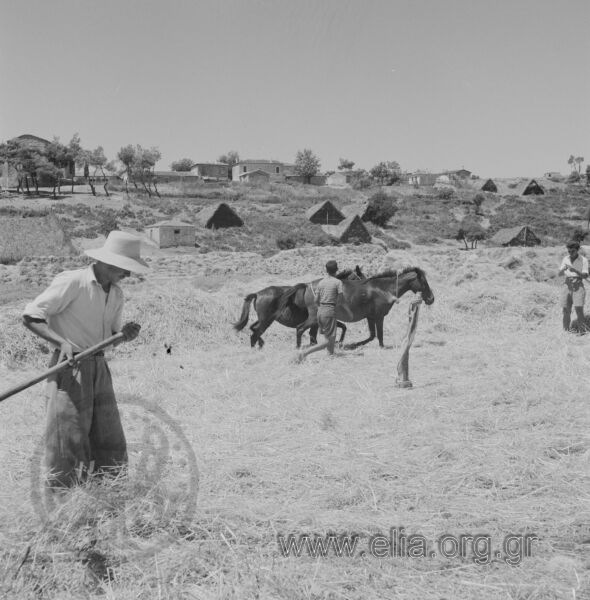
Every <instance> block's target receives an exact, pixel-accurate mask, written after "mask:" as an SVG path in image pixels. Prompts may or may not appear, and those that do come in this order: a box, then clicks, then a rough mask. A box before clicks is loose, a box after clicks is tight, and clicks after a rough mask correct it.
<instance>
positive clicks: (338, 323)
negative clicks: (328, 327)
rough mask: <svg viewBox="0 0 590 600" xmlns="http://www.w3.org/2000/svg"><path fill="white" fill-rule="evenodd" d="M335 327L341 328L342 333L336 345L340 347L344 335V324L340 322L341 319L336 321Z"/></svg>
mask: <svg viewBox="0 0 590 600" xmlns="http://www.w3.org/2000/svg"><path fill="white" fill-rule="evenodd" d="M336 327H340V329H342V333H341V334H340V339H339V340H338V347H339V348H342V342H344V336H345V335H346V325H345V324H344V323H342V321H338V322H337V323H336Z"/></svg>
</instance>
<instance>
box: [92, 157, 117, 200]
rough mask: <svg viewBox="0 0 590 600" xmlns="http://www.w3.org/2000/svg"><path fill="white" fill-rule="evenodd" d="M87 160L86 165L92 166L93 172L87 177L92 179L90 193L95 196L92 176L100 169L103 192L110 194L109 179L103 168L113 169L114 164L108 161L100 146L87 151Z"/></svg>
mask: <svg viewBox="0 0 590 600" xmlns="http://www.w3.org/2000/svg"><path fill="white" fill-rule="evenodd" d="M87 160H88V165H89V167H94V173H93V175H92V177H91V178H90V177H89V180H91V181H92V183H91V184H90V185H91V188H92V193H93V195H95V196H96V193H95V191H94V178H95V177H96V174H97V172H98V171H99V170H100V173H101V175H102V177H103V181H104V183H103V186H102V187H103V188H104V192H105V194H106V195H107V196H110V194H109V190H108V184H109V180H108V177H107V174H106V173H105V169H106V170H107V171H113V170H114V165H113V164H112V163H109V162H108V159H107V157H106V156H105V154H104V150H103V147H102V146H97V147H96V148H95V149H94V150H90V151H88V152H87Z"/></svg>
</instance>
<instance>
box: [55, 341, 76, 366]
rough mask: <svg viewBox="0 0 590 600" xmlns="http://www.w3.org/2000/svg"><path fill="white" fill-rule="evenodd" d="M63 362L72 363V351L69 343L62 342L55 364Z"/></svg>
mask: <svg viewBox="0 0 590 600" xmlns="http://www.w3.org/2000/svg"><path fill="white" fill-rule="evenodd" d="M64 360H67V361H68V362H69V363H70V364H72V363H73V361H74V349H73V348H72V344H70V343H69V342H62V343H61V345H60V347H59V357H58V358H57V362H58V363H60V362H62V361H64Z"/></svg>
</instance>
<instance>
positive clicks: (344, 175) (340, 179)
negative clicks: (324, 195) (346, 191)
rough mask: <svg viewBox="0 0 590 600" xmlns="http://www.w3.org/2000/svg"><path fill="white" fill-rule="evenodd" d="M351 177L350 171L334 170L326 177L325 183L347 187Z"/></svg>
mask: <svg viewBox="0 0 590 600" xmlns="http://www.w3.org/2000/svg"><path fill="white" fill-rule="evenodd" d="M352 179H353V173H352V171H336V172H335V173H332V174H331V175H328V177H326V185H330V186H333V187H349V186H350V183H351V182H352Z"/></svg>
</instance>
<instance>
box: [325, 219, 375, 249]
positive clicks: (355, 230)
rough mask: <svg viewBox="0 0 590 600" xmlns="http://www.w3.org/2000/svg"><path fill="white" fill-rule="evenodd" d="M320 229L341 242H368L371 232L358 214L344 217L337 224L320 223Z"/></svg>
mask: <svg viewBox="0 0 590 600" xmlns="http://www.w3.org/2000/svg"><path fill="white" fill-rule="evenodd" d="M322 229H323V230H324V231H325V232H326V233H327V234H328V235H329V236H331V237H333V238H336V239H337V240H339V241H341V242H345V243H346V242H357V241H358V242H362V243H366V244H368V243H369V242H370V241H371V234H370V233H369V231H368V229H367V228H366V227H365V224H364V223H363V222H362V221H361V218H360V217H359V216H358V215H354V216H352V217H348V219H344V221H341V222H340V223H339V224H338V225H322Z"/></svg>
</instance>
